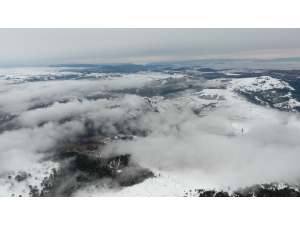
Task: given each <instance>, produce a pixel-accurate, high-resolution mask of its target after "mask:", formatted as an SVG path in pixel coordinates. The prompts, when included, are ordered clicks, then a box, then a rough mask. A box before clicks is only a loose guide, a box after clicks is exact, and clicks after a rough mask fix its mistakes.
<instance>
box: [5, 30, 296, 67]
mask: <svg viewBox="0 0 300 225" xmlns="http://www.w3.org/2000/svg"><path fill="white" fill-rule="evenodd" d="M299 38H300V29H206V28H201V29H188V28H185V29H106V28H101V29H87V28H86V29H0V49H1V51H0V66H11V65H49V64H60V63H61V64H63V63H140V64H145V63H148V62H156V61H169V60H194V59H213V58H238V59H239V58H261V59H272V58H286V57H300V54H299V50H300V42H299Z"/></svg>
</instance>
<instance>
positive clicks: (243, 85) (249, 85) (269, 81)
mask: <svg viewBox="0 0 300 225" xmlns="http://www.w3.org/2000/svg"><path fill="white" fill-rule="evenodd" d="M230 86H231V88H232V90H240V91H246V92H247V91H255V92H256V91H265V90H270V89H275V88H278V89H283V88H287V89H289V90H294V88H292V87H291V86H290V85H289V84H288V83H287V82H285V81H282V80H280V79H277V78H273V77H270V76H261V77H253V78H252V77H251V78H242V79H233V80H232V82H231V85H230Z"/></svg>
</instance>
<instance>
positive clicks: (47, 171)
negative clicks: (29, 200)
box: [0, 161, 59, 197]
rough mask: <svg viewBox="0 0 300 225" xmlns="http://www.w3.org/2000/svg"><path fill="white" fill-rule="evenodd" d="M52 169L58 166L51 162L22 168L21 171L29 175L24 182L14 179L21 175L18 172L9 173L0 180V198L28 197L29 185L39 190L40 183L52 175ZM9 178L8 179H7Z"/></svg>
mask: <svg viewBox="0 0 300 225" xmlns="http://www.w3.org/2000/svg"><path fill="white" fill-rule="evenodd" d="M52 169H56V170H58V169H59V164H58V163H55V162H51V161H47V162H44V163H34V164H32V165H31V166H30V167H26V168H24V169H23V170H22V171H23V172H26V173H27V175H28V174H30V175H29V176H28V177H27V178H26V179H25V180H22V181H17V180H16V179H15V177H16V176H17V175H18V174H21V173H20V172H18V171H11V172H9V173H7V174H6V175H5V176H2V177H1V178H0V196H1V197H11V196H14V197H19V196H20V195H21V196H22V197H28V196H29V192H30V189H29V185H31V186H32V187H34V186H37V188H38V189H39V190H40V189H41V183H42V182H43V180H44V178H45V177H47V178H48V177H49V176H50V175H51V174H53V172H52ZM9 176H10V177H9Z"/></svg>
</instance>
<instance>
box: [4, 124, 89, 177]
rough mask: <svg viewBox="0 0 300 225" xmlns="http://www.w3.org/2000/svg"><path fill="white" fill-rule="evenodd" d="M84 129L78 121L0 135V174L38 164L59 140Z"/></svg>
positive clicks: (22, 129)
mask: <svg viewBox="0 0 300 225" xmlns="http://www.w3.org/2000/svg"><path fill="white" fill-rule="evenodd" d="M84 132H85V128H84V125H83V123H81V122H80V121H71V122H67V123H64V124H62V125H60V124H57V123H53V122H49V123H47V124H45V125H44V126H42V127H34V128H21V129H19V130H13V131H6V132H4V133H2V134H0V142H1V146H0V173H2V172H5V171H10V170H12V171H18V170H22V169H24V168H26V167H28V166H30V164H32V163H36V162H39V161H40V160H41V159H42V158H43V157H45V155H44V154H43V153H45V152H46V151H49V150H51V149H53V148H54V146H55V145H56V143H57V142H58V141H61V140H65V139H69V138H71V139H72V138H74V137H76V136H77V135H79V134H83V133H84Z"/></svg>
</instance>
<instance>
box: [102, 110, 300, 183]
mask: <svg viewBox="0 0 300 225" xmlns="http://www.w3.org/2000/svg"><path fill="white" fill-rule="evenodd" d="M271 113H274V114H276V116H277V117H278V118H280V117H285V118H290V119H291V121H290V122H288V124H284V123H273V122H268V121H260V122H259V123H258V122H253V123H252V125H251V128H250V130H249V132H248V133H246V134H244V135H235V136H232V135H231V130H230V129H228V127H230V123H231V121H230V117H229V111H228V110H226V109H224V108H222V107H221V108H219V109H217V110H216V111H214V112H210V113H209V114H207V115H206V116H205V117H203V118H199V117H197V116H195V115H193V114H192V113H191V112H189V111H183V112H178V111H175V110H174V111H173V112H172V111H168V112H167V113H161V114H151V115H147V117H145V118H143V119H142V120H141V121H140V124H139V125H137V126H143V127H144V128H148V129H149V130H151V131H152V132H151V133H150V135H148V136H147V137H140V138H139V139H138V140H137V141H133V142H125V143H122V144H112V145H110V146H109V147H108V148H107V150H106V154H107V155H110V154H112V152H114V154H124V153H128V154H131V155H132V159H133V160H134V161H136V162H139V163H141V164H143V165H146V166H149V167H150V168H155V169H162V170H175V171H180V170H187V171H191V172H192V171H195V170H196V171H198V176H199V179H200V180H201V179H203V182H204V183H205V182H211V181H213V182H215V183H214V184H215V185H216V186H218V185H223V186H222V187H223V188H224V187H227V186H228V184H230V185H232V187H239V186H244V185H252V184H254V183H259V182H261V181H269V182H270V181H278V180H285V181H289V182H296V183H297V182H299V181H300V175H299V173H298V169H297V166H298V163H297V162H298V161H299V160H300V153H299V151H298V146H299V145H300V140H299V138H297V137H298V136H299V135H300V129H299V127H295V126H292V125H293V124H294V122H295V120H296V121H297V122H299V118H297V117H295V116H291V115H290V114H288V113H280V112H276V111H275V110H271ZM288 116H289V117H288ZM291 124H292V125H291ZM203 174H205V175H206V178H205V179H206V180H205V179H204V176H203V178H201V175H203ZM208 174H209V177H207V175H208ZM195 179H198V178H196V177H195Z"/></svg>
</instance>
